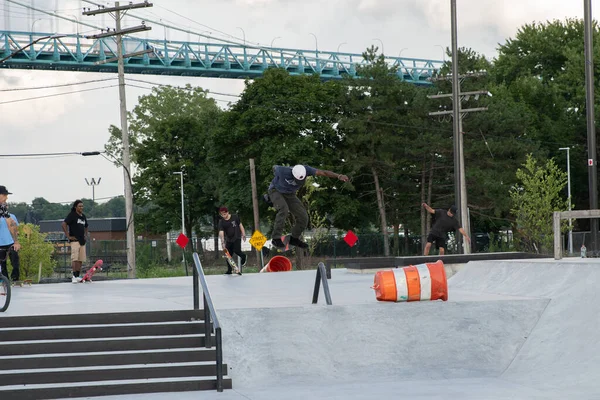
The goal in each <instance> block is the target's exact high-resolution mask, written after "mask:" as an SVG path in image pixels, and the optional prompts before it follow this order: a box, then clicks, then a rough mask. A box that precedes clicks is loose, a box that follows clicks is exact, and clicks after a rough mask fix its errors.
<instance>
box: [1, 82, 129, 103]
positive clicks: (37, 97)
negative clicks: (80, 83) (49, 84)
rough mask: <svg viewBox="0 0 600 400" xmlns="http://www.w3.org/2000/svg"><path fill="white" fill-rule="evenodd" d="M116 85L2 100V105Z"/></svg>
mask: <svg viewBox="0 0 600 400" xmlns="http://www.w3.org/2000/svg"><path fill="white" fill-rule="evenodd" d="M116 86H119V85H108V86H101V87H97V88H90V89H81V90H73V91H70V92H64V93H54V94H47V95H45V96H36V97H28V98H25V99H17V100H8V101H2V102H0V105H2V104H12V103H20V102H23V101H29V100H38V99H46V98H49V97H57V96H64V95H67V94H74V93H82V92H91V91H93V90H100V89H108V88H112V87H116Z"/></svg>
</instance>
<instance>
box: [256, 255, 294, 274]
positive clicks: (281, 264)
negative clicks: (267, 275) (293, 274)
mask: <svg viewBox="0 0 600 400" xmlns="http://www.w3.org/2000/svg"><path fill="white" fill-rule="evenodd" d="M291 270H292V262H291V261H290V260H289V259H288V258H287V257H284V256H275V257H273V258H271V261H269V263H268V264H267V265H265V267H264V268H263V269H261V270H260V272H284V271H291Z"/></svg>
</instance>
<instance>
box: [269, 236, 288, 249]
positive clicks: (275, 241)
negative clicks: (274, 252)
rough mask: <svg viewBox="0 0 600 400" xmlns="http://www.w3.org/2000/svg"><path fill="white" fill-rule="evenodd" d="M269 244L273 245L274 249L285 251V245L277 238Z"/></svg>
mask: <svg viewBox="0 0 600 400" xmlns="http://www.w3.org/2000/svg"><path fill="white" fill-rule="evenodd" d="M271 243H273V246H275V247H279V248H283V249H285V243H283V241H282V240H281V239H279V238H277V239H271Z"/></svg>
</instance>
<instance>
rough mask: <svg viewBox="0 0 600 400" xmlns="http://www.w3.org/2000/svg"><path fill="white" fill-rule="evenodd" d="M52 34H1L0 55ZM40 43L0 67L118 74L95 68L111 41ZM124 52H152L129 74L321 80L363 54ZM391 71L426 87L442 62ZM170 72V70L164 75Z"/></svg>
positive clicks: (182, 47) (206, 45) (392, 61)
mask: <svg viewBox="0 0 600 400" xmlns="http://www.w3.org/2000/svg"><path fill="white" fill-rule="evenodd" d="M51 35H52V34H50V33H39V32H36V33H33V32H18V31H0V55H2V57H6V56H8V55H9V54H11V53H12V52H14V51H16V50H18V49H20V48H22V47H25V46H27V45H28V44H30V43H32V42H34V41H36V40H39V39H40V38H43V37H47V36H51ZM60 36H62V37H59V38H47V39H43V40H40V41H39V42H37V43H36V44H34V45H32V46H30V47H29V48H27V49H24V50H23V51H19V52H17V53H16V54H15V55H14V56H13V57H11V58H10V59H8V60H6V62H5V63H3V64H2V65H1V66H2V67H5V68H28V69H29V68H31V67H33V66H36V67H40V68H45V69H64V68H65V67H75V68H80V69H81V70H86V71H93V72H98V71H104V72H111V71H112V70H113V69H114V70H115V71H116V68H117V64H116V61H115V62H112V63H106V64H102V65H98V64H97V63H98V62H100V61H105V60H107V59H109V58H113V57H116V52H117V50H116V43H115V41H114V38H100V39H88V38H86V37H84V36H81V35H76V34H69V35H60ZM123 43H124V52H125V53H132V52H136V51H142V50H152V52H151V53H149V54H144V55H141V56H136V57H131V58H127V59H126V60H125V62H126V71H127V72H129V73H135V72H137V73H150V74H152V73H156V74H164V73H168V74H172V75H178V74H179V75H192V76H194V75H196V76H222V77H233V78H251V77H255V76H257V75H261V74H262V73H263V72H264V71H265V70H267V69H268V68H284V69H286V70H288V71H289V72H290V73H291V74H297V75H299V74H314V73H317V74H319V75H320V76H321V78H322V79H324V80H327V79H339V78H341V77H342V76H344V75H347V76H351V77H355V76H358V75H357V67H358V66H361V65H366V61H365V60H364V58H363V57H362V54H353V53H339V52H328V51H317V50H303V49H289V48H270V47H260V46H251V45H247V46H245V45H241V44H232V43H214V42H213V43H210V42H201V41H198V42H184V41H174V40H165V39H144V38H137V37H129V36H127V37H124V38H123ZM386 62H387V63H388V64H389V65H390V66H396V67H397V68H398V72H397V74H398V77H399V78H400V79H404V80H407V81H409V82H412V83H417V84H430V82H429V78H431V77H432V76H433V75H434V74H435V72H436V71H437V70H438V69H439V68H440V67H441V65H442V62H441V61H436V60H426V59H418V58H403V57H386ZM166 70H168V71H166Z"/></svg>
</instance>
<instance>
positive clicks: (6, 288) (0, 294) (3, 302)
mask: <svg viewBox="0 0 600 400" xmlns="http://www.w3.org/2000/svg"><path fill="white" fill-rule="evenodd" d="M9 304H10V281H9V280H8V278H7V277H5V276H4V275H2V274H0V312H4V311H6V309H7V308H8V305H9Z"/></svg>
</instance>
